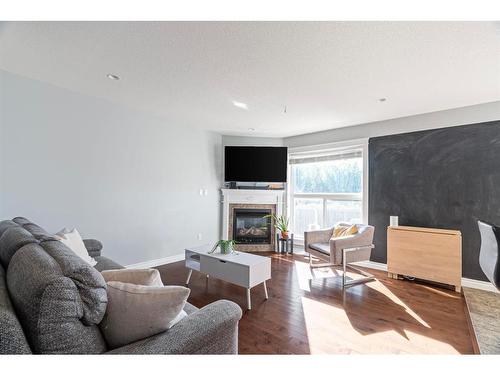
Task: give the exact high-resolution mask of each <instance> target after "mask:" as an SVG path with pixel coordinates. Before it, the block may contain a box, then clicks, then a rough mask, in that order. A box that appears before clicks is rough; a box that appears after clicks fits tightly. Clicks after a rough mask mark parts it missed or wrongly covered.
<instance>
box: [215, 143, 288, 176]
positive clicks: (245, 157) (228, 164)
mask: <svg viewBox="0 0 500 375" xmlns="http://www.w3.org/2000/svg"><path fill="white" fill-rule="evenodd" d="M224 151H225V153H224V166H225V167H224V177H225V180H226V181H227V182H230V181H235V182H286V168H287V148H286V147H250V146H226V148H225V150H224Z"/></svg>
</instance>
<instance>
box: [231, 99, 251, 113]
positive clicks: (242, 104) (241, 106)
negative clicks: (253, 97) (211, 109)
mask: <svg viewBox="0 0 500 375" xmlns="http://www.w3.org/2000/svg"><path fill="white" fill-rule="evenodd" d="M233 105H234V106H235V107H238V108H241V109H244V110H245V111H248V105H247V104H246V103H242V102H237V101H236V100H233Z"/></svg>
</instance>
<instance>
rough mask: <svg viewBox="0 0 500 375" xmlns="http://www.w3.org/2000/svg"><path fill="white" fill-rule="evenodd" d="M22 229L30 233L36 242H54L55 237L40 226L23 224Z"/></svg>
mask: <svg viewBox="0 0 500 375" xmlns="http://www.w3.org/2000/svg"><path fill="white" fill-rule="evenodd" d="M22 227H23V228H24V229H26V230H27V231H28V232H30V233H31V234H32V235H33V237H35V238H36V239H37V240H38V241H47V240H54V239H55V236H54V235H52V234H50V233H48V232H47V231H46V230H45V229H43V228H42V227H41V226H39V225H36V224H35V223H28V224H23V225H22Z"/></svg>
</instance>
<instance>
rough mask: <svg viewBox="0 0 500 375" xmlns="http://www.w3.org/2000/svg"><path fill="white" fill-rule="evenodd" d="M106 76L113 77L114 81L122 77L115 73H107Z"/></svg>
mask: <svg viewBox="0 0 500 375" xmlns="http://www.w3.org/2000/svg"><path fill="white" fill-rule="evenodd" d="M106 77H108V78H109V79H111V80H113V81H118V80H119V79H120V77H119V76H117V75H115V74H108V75H106Z"/></svg>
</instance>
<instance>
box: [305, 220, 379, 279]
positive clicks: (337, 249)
mask: <svg viewBox="0 0 500 375" xmlns="http://www.w3.org/2000/svg"><path fill="white" fill-rule="evenodd" d="M337 225H350V224H345V223H339V224H337ZM356 226H357V227H358V233H356V234H354V235H350V236H346V237H337V238H333V239H332V234H333V229H334V228H329V229H322V230H314V231H307V232H304V249H305V251H306V252H307V253H308V254H309V264H310V266H311V267H312V268H319V267H332V266H340V265H342V267H343V271H344V274H343V276H342V286H343V287H344V286H346V285H352V284H357V283H361V282H367V281H370V280H374V277H373V275H371V274H369V273H368V272H366V271H363V270H361V269H359V268H357V267H354V266H352V265H349V263H354V262H361V261H365V260H370V255H371V251H372V249H373V248H374V245H373V234H374V232H375V228H374V227H373V226H371V225H364V224H356ZM312 256H314V257H316V258H319V259H320V260H324V261H326V262H327V263H319V264H313V262H312ZM347 268H350V269H353V270H355V271H357V272H359V273H360V274H362V275H363V276H365V277H364V278H359V279H356V280H350V281H347V280H346V271H347Z"/></svg>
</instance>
